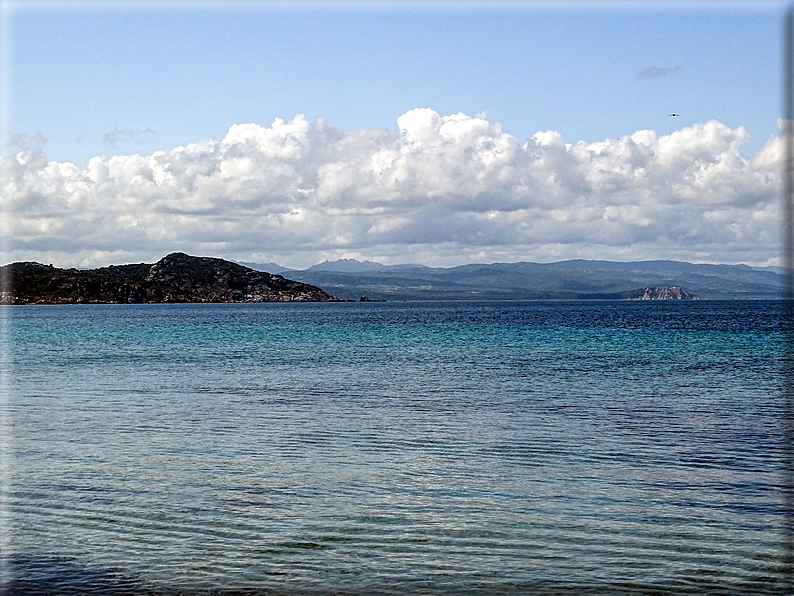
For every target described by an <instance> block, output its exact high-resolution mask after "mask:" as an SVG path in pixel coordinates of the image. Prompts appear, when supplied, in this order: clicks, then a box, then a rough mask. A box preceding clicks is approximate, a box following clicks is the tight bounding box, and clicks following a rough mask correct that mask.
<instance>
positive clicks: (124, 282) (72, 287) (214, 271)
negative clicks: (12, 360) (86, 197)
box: [0, 252, 338, 304]
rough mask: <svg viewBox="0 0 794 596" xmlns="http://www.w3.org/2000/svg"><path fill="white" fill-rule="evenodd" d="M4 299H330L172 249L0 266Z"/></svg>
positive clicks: (292, 283)
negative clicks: (92, 263)
mask: <svg viewBox="0 0 794 596" xmlns="http://www.w3.org/2000/svg"><path fill="white" fill-rule="evenodd" d="M0 275H3V276H4V277H5V279H6V280H7V282H8V291H6V292H4V293H3V294H2V296H1V297H0V302H2V303H4V304H141V303H163V302H331V301H337V300H338V299H337V298H335V297H334V296H331V295H330V294H328V293H326V292H324V291H323V290H321V289H320V288H318V287H316V286H313V285H309V284H306V283H301V282H297V281H291V280H289V279H285V278H284V277H282V276H281V275H273V274H270V273H265V272H263V271H256V270H254V269H250V268H248V267H244V266H243V265H238V264H237V263H232V262H230V261H225V260H223V259H216V258H210V257H193V256H190V255H186V254H184V253H178V252H177V253H172V254H170V255H168V256H166V257H164V258H162V259H160V260H159V261H157V262H156V263H154V264H150V263H140V264H135V265H112V266H110V267H102V268H99V269H87V270H81V269H59V268H57V267H53V266H52V265H42V264H41V263H33V262H22V263H12V264H10V265H5V266H4V267H0Z"/></svg>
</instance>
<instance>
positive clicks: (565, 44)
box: [4, 2, 784, 265]
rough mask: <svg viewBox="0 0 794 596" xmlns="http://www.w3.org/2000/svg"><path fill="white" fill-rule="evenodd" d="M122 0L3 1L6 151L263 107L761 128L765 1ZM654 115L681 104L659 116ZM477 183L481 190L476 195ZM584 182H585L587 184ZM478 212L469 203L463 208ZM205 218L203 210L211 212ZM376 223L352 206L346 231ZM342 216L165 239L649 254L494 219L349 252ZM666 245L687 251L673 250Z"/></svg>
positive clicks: (106, 145)
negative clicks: (504, 228) (330, 0)
mask: <svg viewBox="0 0 794 596" xmlns="http://www.w3.org/2000/svg"><path fill="white" fill-rule="evenodd" d="M97 6H98V7H97ZM130 6H134V3H132V4H118V3H116V4H114V3H102V4H99V5H97V4H91V3H87V2H86V3H79V4H64V3H58V2H50V3H39V4H31V3H28V4H26V3H23V2H17V3H13V4H7V5H6V15H10V20H9V21H8V22H7V24H6V28H7V30H9V31H10V33H11V36H10V43H8V45H7V48H8V56H7V59H6V73H5V80H6V81H8V82H10V85H9V86H8V89H7V91H6V99H7V100H8V101H7V105H6V106H5V108H4V109H5V113H6V119H7V120H8V124H10V127H9V128H10V139H11V146H10V147H9V148H8V151H6V153H7V154H8V153H12V154H13V153H15V152H17V153H18V152H20V151H25V150H28V151H30V150H34V151H37V152H39V154H41V155H43V156H44V157H43V158H42V159H43V160H44V161H42V163H46V162H53V161H54V162H58V163H65V162H70V163H71V164H74V166H76V168H77V169H78V170H83V169H84V168H86V167H87V164H88V162H89V159H90V158H92V157H95V156H104V158H105V160H110V159H112V157H113V156H117V155H132V154H138V155H140V156H144V157H145V156H150V155H152V154H154V153H155V152H158V151H165V152H169V151H172V150H174V149H175V148H177V147H180V146H188V145H190V144H191V143H198V142H202V141H208V142H212V141H214V142H220V141H221V140H222V139H224V137H226V135H227V133H229V131H230V128H231V127H232V126H234V125H241V124H248V123H252V124H256V125H258V126H260V127H264V128H268V127H271V125H272V124H273V122H274V120H275V119H277V118H279V119H281V120H283V121H285V122H290V121H292V119H293V118H294V117H295V116H296V115H298V114H302V115H304V116H305V117H306V119H307V121H308V123H309V124H310V127H311V126H315V125H316V123H317V119H318V118H320V119H322V120H321V121H322V122H324V123H325V124H324V126H327V127H331V128H333V129H334V130H337V131H338V134H339V135H350V134H352V131H356V130H374V129H378V130H381V131H384V130H385V131H392V132H394V133H395V134H396V132H397V131H398V124H397V122H398V118H400V117H401V116H403V115H404V114H406V113H408V112H410V111H411V110H414V109H416V108H429V109H431V110H433V111H434V112H435V113H437V114H438V115H440V116H441V117H448V116H452V115H455V114H459V113H462V114H465V115H467V116H468V117H471V118H475V117H478V116H479V117H480V118H481V119H484V120H486V121H487V122H489V123H491V124H493V125H500V126H501V129H500V130H501V132H503V133H506V134H508V135H510V136H511V137H513V138H514V139H515V140H516V143H517V144H518V145H522V144H524V143H526V142H527V140H528V139H531V138H532V137H533V135H535V133H537V132H539V131H556V132H557V133H559V135H560V136H561V139H562V140H563V141H564V143H567V144H576V143H578V142H584V143H589V144H592V143H599V142H603V141H605V140H607V139H619V138H623V137H627V136H630V135H632V134H634V133H636V132H637V131H642V130H652V131H654V132H655V133H656V135H658V136H660V137H661V136H664V135H669V134H671V133H674V132H676V131H681V130H688V127H693V126H695V127H697V126H702V125H703V124H705V123H707V122H709V121H718V122H719V123H721V124H722V125H724V126H725V127H727V128H728V129H730V130H734V131H735V130H737V129H739V128H740V127H743V129H742V130H743V131H746V133H747V134H744V135H743V134H739V136H742V138H743V140H742V142H740V143H739V146H738V147H734V149H732V150H735V151H736V152H738V155H740V156H741V157H742V158H745V159H752V158H753V156H755V155H756V154H757V153H758V152H759V151H760V150H761V149H762V147H764V146H765V144H767V143H768V142H769V141H770V139H771V138H773V137H774V136H775V135H777V134H778V129H777V118H778V117H779V116H780V110H781V96H782V93H781V84H782V82H781V43H782V14H783V7H784V5H783V4H772V3H768V4H760V3H756V4H750V3H748V4H746V5H745V4H730V5H729V4H709V5H704V4H702V3H701V4H698V3H696V2H695V3H689V4H687V3H684V4H680V3H679V4H674V5H671V4H670V3H664V2H656V3H645V4H643V5H641V6H639V7H634V6H633V5H630V4H618V5H615V4H612V5H605V4H603V3H578V4H575V5H572V4H564V5H563V6H562V7H561V8H556V9H555V8H549V6H548V5H546V4H533V3H524V4H522V3H512V4H509V5H502V8H501V9H496V10H494V9H486V8H484V7H483V6H482V5H479V4H478V5H466V4H464V3H445V4H444V5H442V6H441V7H437V8H435V9H428V8H427V7H428V6H431V5H430V4H428V3H420V4H412V5H408V4H400V3H392V4H389V5H388V8H387V9H380V8H379V7H378V6H379V5H378V4H376V3H362V4H334V5H332V6H331V8H323V7H322V4H315V5H310V6H308V7H307V5H304V9H301V10H284V9H283V8H281V7H280V6H277V5H274V4H268V3H262V4H257V3H248V4H244V5H236V6H237V7H236V8H232V9H222V8H220V7H221V5H220V4H219V5H215V6H212V5H202V6H201V7H197V6H196V5H190V4H189V3H188V4H171V5H170V8H168V9H154V10H153V9H151V5H143V6H141V5H139V7H138V8H137V9H135V8H130ZM318 6H319V8H318ZM9 7H10V11H9V10H8V8H9ZM147 7H148V8H147ZM186 7H187V8H186ZM672 112H675V113H679V114H681V116H680V117H677V118H673V117H670V116H668V114H670V113H672ZM400 130H402V129H400ZM307 134H308V133H307ZM373 134H374V133H373ZM703 134H708V133H703ZM747 135H749V137H750V138H747ZM403 136H404V135H403ZM351 138H352V137H351ZM704 138H705V137H704ZM352 142H353V141H352V140H350V141H349V143H352ZM384 142H385V141H384ZM389 142H391V141H389ZM357 155H358V157H357V158H356V159H359V160H361V155H362V154H360V153H359V154H357ZM367 155H370V156H371V155H372V152H370V153H368V154H367ZM711 161H714V160H713V159H712V160H711ZM723 161H724V160H723ZM26 163H28V162H26ZM326 165H327V164H326ZM511 167H513V168H514V167H515V165H512V166H511ZM323 171H325V170H323ZM43 175H44V174H42V173H41V172H40V176H43ZM431 177H432V175H431ZM39 182H40V183H42V184H43V182H41V180H39ZM22 186H24V184H23V185H22ZM525 186H526V185H525ZM20 188H21V190H20V192H21V193H23V194H24V193H25V192H28V195H30V192H32V190H31V189H30V188H28V189H27V191H26V189H25V188H23V187H20ZM37 192H38V191H37ZM91 192H99V191H97V190H96V189H94V191H91ZM262 192H264V191H262ZM346 192H348V194H350V193H351V192H352V191H350V190H349V189H348V191H346ZM439 192H440V191H439ZM455 192H460V189H458V190H456V191H455ZM477 192H478V193H479V195H478V196H480V197H481V198H480V200H481V201H487V198H483V197H486V195H487V194H488V193H487V192H486V191H483V189H480V190H478V191H477ZM588 192H601V193H602V194H603V189H602V190H601V191H598V190H597V189H595V190H594V189H590V191H588ZM638 192H639V191H638ZM442 194H443V193H442ZM464 194H465V192H464ZM296 196H297V195H296ZM433 196H435V195H433ZM599 196H600V195H599ZM268 200H269V199H268ZM610 200H611V199H610ZM736 200H737V201H739V202H740V203H741V202H742V201H744V203H746V202H747V200H748V199H746V198H745V199H736ZM571 201H573V202H571ZM571 201H569V206H571V205H573V204H574V203H575V200H574V199H573V198H572V199H571ZM618 202H620V203H621V204H623V202H625V199H620V201H617V202H616V201H614V200H613V201H612V203H609V200H607V201H606V203H605V204H604V206H603V207H604V209H606V208H607V207H609V206H610V205H612V206H613V207H614V206H615V205H616V204H617V203H618ZM359 204H361V203H360V202H359ZM533 204H534V203H533ZM150 206H151V204H150ZM293 207H294V205H293ZM337 208H338V206H337ZM571 208H573V207H571ZM141 209H144V210H146V209H148V208H147V207H145V206H144V207H141ZM480 211H483V212H484V211H487V209H484V208H482V209H480V208H478V209H475V210H474V212H480ZM509 211H510V213H512V212H513V211H515V208H514V207H511V208H510V210H509ZM53 213H54V212H53ZM604 213H606V211H604ZM238 215H239V214H238ZM271 215H273V214H271ZM326 215H327V213H326ZM536 215H537V214H534V215H533V221H535V218H536ZM316 216H317V217H320V213H319V212H317V213H316ZM403 216H404V217H410V216H408V215H407V214H403ZM603 216H604V214H602V219H603ZM744 216H751V215H748V214H747V213H745V214H744ZM230 217H231V216H230ZM232 219H233V217H232ZM453 219H454V218H453ZM645 220H647V218H645ZM224 221H225V222H226V223H223V224H222V223H219V222H215V223H216V224H218V226H220V227H221V228H222V227H223V226H224V225H227V224H228V221H227V220H224ZM634 223H635V224H636V222H634ZM340 225H341V224H340ZM377 225H379V224H374V223H372V222H370V225H369V227H365V228H361V230H372V229H373V226H375V227H377ZM395 225H396V224H395ZM633 225H634V224H633ZM644 225H645V227H646V228H647V227H648V225H649V224H648V223H647V221H646V223H645V224H644ZM21 227H22V228H25V225H22V226H21ZM199 227H201V226H199ZM210 227H212V226H210ZM525 227H526V226H525ZM39 229H42V230H43V229H50V230H51V229H52V228H51V227H50V228H47V226H44V227H41V226H39ZM214 229H216V230H217V229H219V228H218V227H217V226H216V227H215V228H214ZM356 229H358V228H356ZM359 231H360V230H359ZM646 231H647V230H646ZM354 232H355V230H354V229H350V230H348V231H347V232H346V233H342V234H340V236H339V237H337V238H336V239H335V240H333V241H331V242H330V243H328V244H326V245H322V246H321V245H318V246H313V247H310V248H306V249H305V250H304V249H301V251H302V252H301V255H302V256H300V257H297V256H295V255H293V254H291V253H289V251H287V249H286V246H287V245H286V244H284V245H279V246H275V245H273V246H270V247H268V246H267V245H266V243H265V242H264V241H263V243H262V244H263V246H262V249H261V250H256V249H255V247H254V244H255V243H254V242H253V241H249V242H247V243H246V245H245V246H242V245H241V246H237V247H234V246H232V245H231V244H230V243H232V240H231V239H230V240H229V241H227V242H224V241H222V240H219V239H218V238H217V236H218V234H217V233H212V234H209V235H208V236H211V237H212V239H207V240H206V242H204V243H203V244H202V243H198V244H191V242H197V240H196V238H195V237H194V235H193V234H186V235H184V237H180V238H177V240H179V243H181V245H182V246H186V247H187V248H188V249H192V250H193V252H195V250H198V249H203V250H208V249H213V246H215V248H214V249H213V250H214V251H215V252H217V253H223V254H218V255H217V256H228V257H232V256H234V257H237V258H241V259H246V260H252V259H256V258H268V257H270V258H272V259H281V260H282V261H283V260H287V261H291V262H292V264H294V265H309V264H311V262H310V261H312V260H315V259H316V261H320V260H324V259H325V258H329V257H330V258H333V257H343V256H344V257H358V258H378V259H380V260H382V261H392V262H397V261H407V260H415V259H417V258H418V259H422V260H424V261H428V262H429V261H433V260H434V259H433V258H432V257H433V255H441V254H442V253H443V254H444V255H445V256H443V258H438V259H436V262H437V264H456V263H454V261H455V260H456V257H455V255H459V256H458V257H457V260H459V261H472V260H486V261H488V260H495V259H506V260H511V259H513V260H519V258H518V257H520V256H521V255H528V256H529V257H530V258H528V259H527V260H532V259H531V257H532V256H533V255H534V256H535V258H536V259H538V260H556V259H558V258H564V257H572V258H573V257H587V256H588V255H590V256H592V257H593V258H608V257H609V256H610V255H613V256H614V258H615V260H626V259H630V258H644V257H647V256H649V255H652V254H655V253H658V252H659V247H658V245H656V244H654V245H653V246H650V245H649V246H647V247H646V248H645V249H642V242H643V239H642V237H641V236H642V235H640V236H631V238H630V243H629V244H630V245H631V246H635V247H636V248H637V250H634V251H632V250H625V249H624V250H613V251H612V252H610V249H608V248H603V246H602V248H603V249H594V250H592V251H590V252H588V251H587V250H586V249H585V248H584V247H583V246H577V247H576V248H575V249H574V248H572V249H571V250H569V251H566V250H563V249H559V250H556V251H550V252H548V251H547V252H544V251H543V250H541V249H538V250H534V251H533V250H532V249H531V247H529V246H528V245H527V241H528V240H527V238H523V239H522V240H520V241H517V244H516V247H518V248H517V250H515V251H511V250H508V249H507V248H505V247H507V246H508V245H509V244H510V241H509V238H508V237H506V236H501V235H500V236H499V238H496V239H494V243H495V244H494V246H495V247H497V246H498V247H501V248H498V249H494V250H492V251H490V252H489V250H488V249H487V247H486V246H485V245H479V244H477V247H476V248H472V246H473V245H472V244H471V243H470V242H469V241H468V240H466V238H468V236H467V233H466V232H461V233H458V234H457V235H456V234H452V235H451V236H450V238H451V239H448V240H444V241H443V242H441V243H442V244H443V243H444V242H446V243H447V249H448V251H447V252H445V251H444V250H441V248H442V247H440V246H434V245H436V244H439V243H434V242H432V241H431V240H430V239H429V238H427V237H424V238H423V239H422V240H421V241H418V240H411V241H410V242H409V241H406V242H409V244H410V246H409V247H408V249H406V250H401V249H400V246H401V243H400V242H395V243H393V246H392V245H387V244H388V243H386V244H384V242H385V240H384V239H383V238H380V239H379V240H378V241H377V243H376V244H372V245H371V246H370V249H368V248H367V246H366V242H363V241H361V240H360V239H359V240H355V239H352V238H351V235H355V234H354ZM481 232H483V233H484V234H485V236H488V234H489V232H487V231H483V230H481ZM107 233H108V234H109V235H111V236H112V234H113V232H112V231H110V230H108V232H107ZM700 233H701V232H697V231H692V230H690V231H689V232H687V233H686V234H685V236H686V237H687V238H689V239H690V241H693V242H694V240H693V239H694V238H696V237H697V236H698V234H700ZM754 233H756V235H757V234H760V232H758V231H756V232H754ZM770 233H771V232H770ZM230 234H233V233H232V232H230ZM12 235H13V233H12ZM23 236H24V238H23V237H22V236H20V241H19V242H17V243H15V245H16V246H17V247H21V248H19V249H18V250H16V252H14V254H15V255H16V256H21V255H22V254H23V253H24V254H30V255H32V256H36V254H39V253H41V254H39V256H42V255H48V256H49V257H50V258H53V259H55V260H57V261H66V260H68V259H69V258H72V259H74V260H78V261H80V262H81V263H94V262H97V263H99V262H100V261H102V260H107V259H111V260H112V257H113V255H117V256H118V257H119V258H121V257H133V256H136V255H140V256H144V255H143V254H142V252H141V250H139V249H137V248H134V247H132V245H130V246H119V248H118V249H117V250H112V246H111V245H110V244H108V243H106V242H100V243H99V244H102V246H101V247H100V246H97V248H96V249H93V250H92V249H91V247H90V245H89V244H87V243H86V244H84V245H81V246H79V247H78V246H73V247H72V248H68V247H67V246H66V245H63V246H58V245H57V244H58V243H53V242H52V238H51V237H50V238H48V239H42V241H41V242H39V244H38V245H37V244H36V242H35V241H34V240H33V239H32V236H31V233H26V234H24V235H23ZM563 236H565V234H564V233H560V234H556V235H555V243H556V244H558V245H560V244H565V240H564V239H563ZM344 238H348V241H347V243H345V241H344ZM627 238H628V237H627ZM740 239H741V237H737V242H738V241H739V240H740ZM45 240H46V241H45ZM680 241H681V239H679V242H680ZM163 242H164V244H163V248H166V246H165V240H164V241H163ZM213 242H215V243H216V244H215V245H213V244H212V243H213ZM284 242H287V240H286V239H285V240H284ZM467 242H468V244H467ZM529 242H530V244H532V241H531V240H529ZM668 242H672V240H669V239H668ZM720 242H722V241H720ZM450 243H451V244H450ZM537 243H538V244H542V243H543V240H542V239H541V238H539V239H538V241H537ZM298 244H300V242H298ZM475 244H476V243H475ZM546 244H548V242H546ZM602 244H603V242H602ZM420 245H421V246H424V249H421V250H420V249H419V248H418V247H420ZM463 245H465V246H466V247H468V249H465V250H463V249H462V247H463ZM627 246H628V245H627ZM776 247H777V248H779V243H777V240H772V241H770V244H769V245H768V247H767V252H768V254H767V255H766V256H765V257H764V256H763V255H761V254H760V253H759V251H761V248H757V249H756V253H759V254H756V256H755V257H753V258H750V257H749V255H745V256H741V255H740V253H741V251H738V250H737V251H734V253H732V254H728V253H724V254H722V255H720V254H713V255H712V256H709V250H708V249H706V248H703V247H701V249H693V251H692V252H691V254H689V258H690V259H691V260H701V261H703V260H706V261H708V260H710V261H718V260H734V261H738V260H741V261H751V260H752V261H753V262H755V263H767V262H770V263H771V262H772V261H774V260H775V258H776V257H777V255H776V251H777V248H776ZM175 248H176V247H175ZM624 248H625V247H624ZM158 249H159V246H158ZM153 250H154V249H153ZM12 252H13V251H12ZM299 252H300V251H299ZM68 254H72V255H73V256H72V257H68V256H67V255H68ZM295 254H297V253H295ZM666 254H667V256H669V257H671V258H675V257H680V258H685V257H687V253H685V252H682V251H679V250H670V251H668V252H667V253H666ZM316 261H315V262H316Z"/></svg>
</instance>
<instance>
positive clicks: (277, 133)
mask: <svg viewBox="0 0 794 596" xmlns="http://www.w3.org/2000/svg"><path fill="white" fill-rule="evenodd" d="M749 140H750V137H749V134H748V132H747V131H746V130H745V129H744V128H742V127H739V128H730V127H728V126H726V125H724V124H722V123H720V122H717V121H714V120H712V121H709V122H705V123H700V124H695V125H693V126H689V127H685V128H682V129H680V130H678V131H675V132H673V133H672V134H669V135H658V134H657V133H655V132H654V131H652V130H641V131H637V132H635V133H634V134H632V135H628V136H624V137H616V138H608V139H604V140H601V141H598V142H594V143H585V142H581V141H580V142H574V143H567V142H566V141H565V140H564V139H563V138H562V137H561V136H560V134H559V133H557V132H555V131H540V132H538V133H536V134H535V135H533V136H532V137H531V138H529V139H528V140H526V141H523V142H522V141H519V140H518V139H516V138H515V137H513V136H511V135H510V134H508V133H507V132H505V131H503V130H502V128H501V126H500V125H499V124H498V123H495V122H491V121H489V120H488V119H487V117H485V116H483V115H477V116H468V115H466V114H452V115H447V116H442V115H440V114H438V113H437V112H435V111H433V110H431V109H427V108H421V109H415V110H411V111H409V112H407V113H406V114H403V115H401V116H400V117H399V118H398V119H397V127H396V128H395V129H391V130H387V129H356V130H340V129H337V128H334V127H332V126H330V125H329V124H328V123H327V122H326V121H324V120H322V119H320V120H317V121H316V122H313V123H311V122H309V121H308V120H307V119H306V118H305V117H303V116H302V115H297V116H295V117H294V118H293V119H292V120H291V121H289V122H286V121H283V120H280V119H277V120H276V121H275V122H273V123H272V124H271V125H270V126H261V125H259V124H235V125H234V126H232V127H231V128H230V129H229V132H228V133H227V134H226V136H225V137H224V138H223V139H220V140H211V141H203V142H198V143H195V144H191V145H188V146H185V147H177V148H175V149H172V150H169V151H157V152H155V153H152V154H151V155H116V156H113V157H110V158H105V157H95V158H93V159H91V160H90V161H89V163H88V165H87V166H86V168H85V169H82V170H81V169H79V168H77V167H75V166H74V165H72V164H70V163H57V162H51V161H47V159H46V157H45V155H44V153H43V150H42V149H41V148H33V149H28V150H25V151H22V152H19V153H17V154H15V155H11V156H7V157H5V158H4V159H3V162H2V172H0V184H1V185H2V188H3V192H2V209H3V213H4V217H3V223H2V224H0V225H1V226H2V230H1V231H2V233H3V234H4V237H5V238H6V239H8V242H7V244H8V246H7V247H6V248H7V251H6V254H5V255H4V257H5V259H4V262H9V261H12V260H38V261H43V262H51V263H54V264H59V265H62V266H63V265H69V266H72V265H74V266H95V265H104V264H109V263H121V262H133V261H142V260H153V259H157V258H159V257H161V256H163V255H164V254H166V253H168V252H171V251H174V250H180V251H184V252H188V253H191V254H196V255H206V256H220V257H224V258H231V259H239V260H245V261H257V260H261V261H277V262H281V263H283V264H285V265H292V266H297V267H302V266H308V265H311V264H313V263H315V262H319V261H322V260H325V259H334V258H343V257H354V258H360V259H375V260H381V261H382V262H423V263H427V264H437V265H452V264H459V263H464V262H472V261H486V262H488V261H518V260H536V261H549V260H559V259H565V258H600V259H613V260H628V259H651V258H667V259H680V260H689V261H695V262H704V261H706V262H724V263H736V262H743V263H750V264H766V263H773V262H776V259H777V258H778V257H779V256H780V252H781V245H780V243H781V240H780V234H779V228H780V222H779V218H780V214H781V205H780V200H781V199H780V184H779V180H780V174H779V169H780V165H781V151H782V144H781V142H780V139H779V138H772V139H770V140H769V141H768V142H767V144H766V145H765V146H764V147H763V148H762V149H761V150H760V151H759V152H758V153H757V154H756V155H755V156H754V157H752V158H746V157H743V156H742V154H741V153H740V151H739V148H740V147H741V146H742V145H743V144H745V143H747V142H748V141H749Z"/></svg>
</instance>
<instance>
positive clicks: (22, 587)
mask: <svg viewBox="0 0 794 596" xmlns="http://www.w3.org/2000/svg"><path fill="white" fill-rule="evenodd" d="M4 312H5V313H6V315H7V328H8V337H9V340H10V341H9V349H8V353H7V360H9V361H10V362H9V364H10V366H11V374H10V387H9V388H10V393H11V395H10V397H9V399H8V400H6V403H5V404H4V410H5V412H4V415H5V418H4V420H5V425H6V428H7V429H10V433H9V436H8V437H5V443H4V450H5V453H6V455H7V457H6V458H5V461H4V464H5V466H6V468H5V469H6V470H7V473H6V476H5V478H6V481H5V484H4V490H3V493H2V503H3V518H2V519H3V526H4V529H5V531H4V538H3V543H2V544H3V552H2V558H0V586H2V590H3V592H4V593H6V594H24V593H28V594H34V593H35V594H50V593H51V594H56V593H57V594H89V593H90V594H94V593H95V594H126V593H130V594H132V593H136V594H137V593H140V594H194V593H196V594H198V593H204V594H210V593H211V594H220V593H229V594H231V593H240V594H242V593H245V594H251V593H267V594H305V593H330V592H334V593H342V594H346V593H347V594H413V593H417V594H419V593H421V594H436V593H444V594H467V593H477V594H510V593H516V594H526V593H555V594H556V593H588V592H589V591H592V593H654V594H680V593H693V594H698V593H726V592H730V593H743V594H753V593H758V594H764V593H768V594H776V593H781V590H783V588H784V582H785V580H786V578H785V576H784V574H783V541H784V534H783V524H784V516H783V501H782V492H783V484H782V482H783V478H782V475H781V467H782V461H783V450H784V447H785V445H784V441H783V434H782V430H783V428H782V424H783V417H784V409H783V402H782V396H781V394H782V382H781V379H780V374H779V372H780V362H781V350H782V333H781V331H780V318H781V316H782V305H781V304H780V303H775V302H678V303H672V302H659V303H638V302H525V303H520V302H510V303H498V302H497V303H453V302H438V303H370V304H259V305H255V304H250V305H226V304H222V305H139V306H128V305H124V306H121V305H107V306H101V305H86V306H62V307H61V306H37V307H9V308H7V310H6V311H4Z"/></svg>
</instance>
